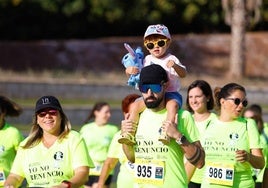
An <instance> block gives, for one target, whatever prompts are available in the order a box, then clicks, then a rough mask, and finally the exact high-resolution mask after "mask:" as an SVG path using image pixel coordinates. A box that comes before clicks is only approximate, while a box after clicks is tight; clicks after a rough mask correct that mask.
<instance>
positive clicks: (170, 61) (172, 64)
mask: <svg viewBox="0 0 268 188" xmlns="http://www.w3.org/2000/svg"><path fill="white" fill-rule="evenodd" d="M174 65H175V62H174V61H173V60H169V61H168V62H167V68H171V67H173V66H174Z"/></svg>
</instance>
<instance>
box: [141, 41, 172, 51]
mask: <svg viewBox="0 0 268 188" xmlns="http://www.w3.org/2000/svg"><path fill="white" fill-rule="evenodd" d="M167 41H168V39H159V40H157V41H153V42H152V41H145V42H144V45H145V46H146V48H148V49H149V50H152V49H154V47H155V46H156V45H157V46H159V47H164V46H165V45H166V44H167Z"/></svg>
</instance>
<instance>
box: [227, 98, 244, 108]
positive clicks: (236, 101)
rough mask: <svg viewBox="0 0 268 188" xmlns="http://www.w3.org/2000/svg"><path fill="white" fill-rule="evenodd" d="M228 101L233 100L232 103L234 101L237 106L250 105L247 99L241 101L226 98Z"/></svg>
mask: <svg viewBox="0 0 268 188" xmlns="http://www.w3.org/2000/svg"><path fill="white" fill-rule="evenodd" d="M226 100H232V101H234V103H235V105H237V106H238V105H239V104H240V103H242V105H243V106H244V107H246V106H247V105H248V101H247V99H245V100H243V101H242V100H240V99H239V98H226Z"/></svg>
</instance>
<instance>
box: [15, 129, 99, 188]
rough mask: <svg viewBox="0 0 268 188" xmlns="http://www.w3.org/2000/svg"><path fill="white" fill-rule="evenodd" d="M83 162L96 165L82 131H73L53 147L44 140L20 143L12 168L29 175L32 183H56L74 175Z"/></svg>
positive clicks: (38, 184) (86, 164)
mask: <svg viewBox="0 0 268 188" xmlns="http://www.w3.org/2000/svg"><path fill="white" fill-rule="evenodd" d="M26 140H27V138H26ZM26 140H24V141H23V142H21V144H20V145H24V144H25V142H26ZM80 166H88V167H94V164H93V162H92V160H91V158H90V156H89V155H88V151H87V148H86V145H85V142H84V139H83V138H82V137H81V136H80V134H79V133H78V132H76V131H70V133H69V134H68V135H67V137H66V138H64V139H62V140H61V141H59V140H58V141H56V142H55V143H54V144H53V145H52V146H51V147H50V148H46V147H45V146H44V145H43V143H42V142H40V143H38V144H37V145H36V146H34V147H32V148H28V149H23V148H21V147H19V149H18V152H17V155H16V158H15V160H14V163H13V166H12V169H11V172H12V173H14V174H17V175H19V176H22V177H25V178H26V180H27V183H28V184H29V187H52V186H55V185H59V184H60V183H61V182H62V181H63V180H69V179H71V178H72V177H73V175H74V169H76V168H78V167H80Z"/></svg>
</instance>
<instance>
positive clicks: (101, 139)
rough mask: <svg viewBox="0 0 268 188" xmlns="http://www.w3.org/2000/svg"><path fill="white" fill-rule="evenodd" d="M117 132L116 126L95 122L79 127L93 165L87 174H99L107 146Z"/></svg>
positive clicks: (105, 156)
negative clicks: (101, 124)
mask: <svg viewBox="0 0 268 188" xmlns="http://www.w3.org/2000/svg"><path fill="white" fill-rule="evenodd" d="M117 132H118V128H117V126H115V125H111V124H106V125H104V126H98V125H97V124H96V123H95V122H92V123H88V124H85V125H84V126H83V127H82V128H81V130H80V133H81V135H82V136H83V138H84V139H85V141H86V145H87V149H88V152H89V155H90V156H91V158H92V160H93V162H94V165H95V168H94V169H90V173H89V175H96V176H99V175H100V173H101V169H102V166H103V163H104V161H105V160H106V158H107V153H108V149H109V146H110V144H111V141H112V139H113V137H114V135H115V133H117Z"/></svg>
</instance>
